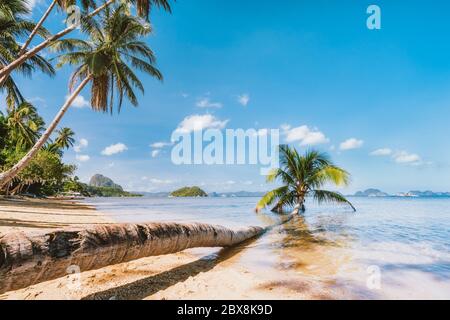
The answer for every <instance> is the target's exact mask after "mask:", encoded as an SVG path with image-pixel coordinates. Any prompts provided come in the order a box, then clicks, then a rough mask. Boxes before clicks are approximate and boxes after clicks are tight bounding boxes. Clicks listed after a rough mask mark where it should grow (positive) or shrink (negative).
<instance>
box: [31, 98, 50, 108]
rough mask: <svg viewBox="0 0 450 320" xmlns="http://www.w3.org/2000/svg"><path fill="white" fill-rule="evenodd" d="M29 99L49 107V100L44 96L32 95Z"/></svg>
mask: <svg viewBox="0 0 450 320" xmlns="http://www.w3.org/2000/svg"><path fill="white" fill-rule="evenodd" d="M27 100H28V101H29V102H31V103H33V104H39V105H41V106H43V107H47V101H46V100H45V99H44V98H42V97H32V98H28V99H27Z"/></svg>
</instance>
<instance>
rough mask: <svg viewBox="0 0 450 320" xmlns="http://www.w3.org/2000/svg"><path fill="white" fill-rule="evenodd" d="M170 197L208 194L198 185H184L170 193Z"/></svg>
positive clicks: (204, 195) (203, 195) (205, 195)
mask: <svg viewBox="0 0 450 320" xmlns="http://www.w3.org/2000/svg"><path fill="white" fill-rule="evenodd" d="M170 196H172V197H207V196H208V194H207V193H206V192H205V191H203V190H202V189H200V188H199V187H196V186H193V187H184V188H181V189H178V190H175V191H173V192H171V193H170Z"/></svg>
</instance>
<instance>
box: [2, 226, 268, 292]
mask: <svg viewBox="0 0 450 320" xmlns="http://www.w3.org/2000/svg"><path fill="white" fill-rule="evenodd" d="M263 231H264V229H263V228H261V227H248V228H242V229H240V230H236V231H233V230H230V229H227V228H224V227H221V226H213V225H208V224H200V223H192V224H179V223H149V224H109V225H100V226H95V227H92V228H88V229H84V230H72V231H70V230H61V231H55V232H51V233H48V234H45V235H41V236H34V237H29V236H27V235H26V234H25V233H23V232H17V233H11V234H6V235H5V236H3V237H1V238H0V293H4V292H6V291H10V290H17V289H21V288H24V287H27V286H30V285H33V284H36V283H39V282H43V281H48V280H52V279H56V278H60V277H63V276H65V275H67V274H68V270H67V269H68V268H69V267H70V266H74V267H76V268H77V270H80V271H87V270H93V269H99V268H102V267H105V266H108V265H113V264H118V263H122V262H127V261H131V260H135V259H139V258H143V257H149V256H157V255H163V254H169V253H175V252H179V251H182V250H184V249H188V248H195V247H227V246H233V245H235V244H238V243H240V242H242V241H244V240H247V239H250V238H253V237H255V236H257V235H259V234H261V233H262V232H263ZM78 268H79V269H78Z"/></svg>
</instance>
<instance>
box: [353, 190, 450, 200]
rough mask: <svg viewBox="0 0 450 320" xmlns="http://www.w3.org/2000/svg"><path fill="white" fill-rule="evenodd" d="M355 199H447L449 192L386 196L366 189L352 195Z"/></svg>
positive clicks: (418, 192) (377, 191)
mask: <svg viewBox="0 0 450 320" xmlns="http://www.w3.org/2000/svg"><path fill="white" fill-rule="evenodd" d="M354 196H355V197H412V198H449V197H450V192H433V191H429V190H428V191H417V190H414V191H409V192H399V193H396V194H392V195H390V194H388V193H386V192H383V191H380V190H378V189H367V190H365V191H358V192H356V193H355V194H354Z"/></svg>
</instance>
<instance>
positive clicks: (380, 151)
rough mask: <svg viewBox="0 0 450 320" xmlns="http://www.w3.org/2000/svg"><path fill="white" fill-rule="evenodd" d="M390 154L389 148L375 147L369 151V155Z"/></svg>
mask: <svg viewBox="0 0 450 320" xmlns="http://www.w3.org/2000/svg"><path fill="white" fill-rule="evenodd" d="M391 154H392V150H391V149H389V148H381V149H377V150H374V151H372V152H371V153H370V155H371V156H378V157H381V156H390V155H391Z"/></svg>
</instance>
